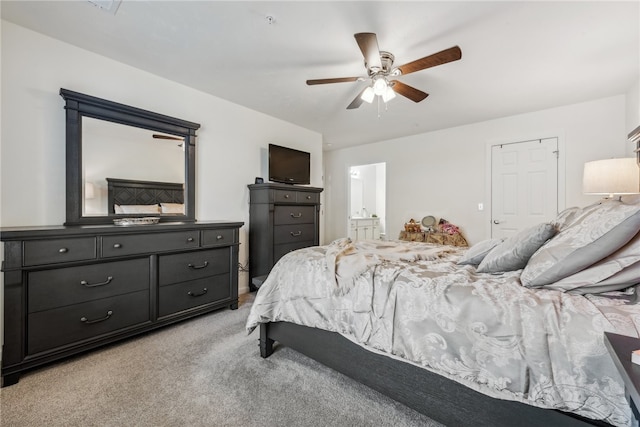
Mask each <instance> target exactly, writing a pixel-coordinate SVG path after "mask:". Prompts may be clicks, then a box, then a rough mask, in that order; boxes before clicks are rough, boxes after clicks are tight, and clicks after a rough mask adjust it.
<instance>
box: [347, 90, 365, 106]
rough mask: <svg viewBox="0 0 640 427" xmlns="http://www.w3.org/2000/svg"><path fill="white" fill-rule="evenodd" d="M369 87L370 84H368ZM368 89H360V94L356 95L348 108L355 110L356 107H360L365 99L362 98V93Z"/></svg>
mask: <svg viewBox="0 0 640 427" xmlns="http://www.w3.org/2000/svg"><path fill="white" fill-rule="evenodd" d="M367 87H368V86H367ZM365 90H367V88H366V87H365V88H364V89H362V90H361V91H360V93H359V94H358V96H356V97H355V98H354V99H353V101H351V104H349V105H348V106H347V110H354V109H356V108H358V107H359V106H361V105H362V103H363V102H364V100H363V99H362V94H363V93H364V91H365Z"/></svg>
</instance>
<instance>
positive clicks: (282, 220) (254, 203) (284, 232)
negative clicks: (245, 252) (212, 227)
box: [249, 183, 323, 290]
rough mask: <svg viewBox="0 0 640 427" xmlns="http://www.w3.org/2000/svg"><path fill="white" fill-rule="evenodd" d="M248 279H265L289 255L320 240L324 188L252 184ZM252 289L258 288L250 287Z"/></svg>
mask: <svg viewBox="0 0 640 427" xmlns="http://www.w3.org/2000/svg"><path fill="white" fill-rule="evenodd" d="M249 190H250V194H249V277H251V278H252V279H253V278H256V277H260V276H265V275H267V274H269V271H271V267H273V265H274V264H275V263H276V262H277V261H278V260H279V259H280V258H281V257H282V256H283V255H285V254H286V253H288V252H291V251H293V250H296V249H300V248H305V247H307V246H315V245H318V244H319V241H320V228H319V227H320V223H319V219H320V193H321V192H322V190H323V189H322V188H316V187H299V186H293V185H288V184H274V183H267V184H251V185H249ZM251 282H253V280H251ZM251 289H252V290H255V286H254V285H253V284H251Z"/></svg>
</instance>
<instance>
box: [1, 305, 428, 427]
mask: <svg viewBox="0 0 640 427" xmlns="http://www.w3.org/2000/svg"><path fill="white" fill-rule="evenodd" d="M252 302H253V294H249V295H247V296H244V298H243V299H242V300H241V304H240V308H239V309H238V310H228V309H224V310H219V311H216V312H214V313H210V314H207V315H203V316H200V317H198V318H195V319H192V320H188V321H185V322H181V323H179V324H176V325H173V326H169V327H166V328H163V329H161V330H158V331H154V332H151V333H147V334H144V335H142V336H139V337H136V338H133V339H129V340H126V341H123V342H121V343H118V344H114V345H110V346H107V347H104V348H101V349H99V350H96V351H92V352H89V353H85V354H82V355H79V356H75V357H72V358H69V359H66V360H64V361H61V362H58V363H55V364H51V365H48V366H46V367H43V368H39V369H36V370H33V371H30V372H28V373H26V374H24V375H22V377H21V379H20V382H19V383H18V384H15V385H13V386H10V387H5V388H2V389H0V425H2V426H12V427H13V426H15V427H21V426H141V427H142V426H154V427H155V426H262V427H268V426H274V427H275V426H376V427H378V426H389V427H391V426H433V427H436V426H440V424H438V423H436V422H434V421H432V420H430V419H429V418H427V417H425V416H424V415H422V414H419V413H417V412H415V411H413V410H411V409H409V408H407V407H406V406H404V405H402V404H400V403H397V402H395V401H393V400H391V399H389V398H387V397H385V396H383V395H381V394H379V393H378V392H376V391H374V390H372V389H370V388H368V387H366V386H363V385H361V384H359V383H357V382H355V381H353V380H351V379H350V378H347V377H346V376H344V375H342V374H339V373H337V372H335V371H333V370H331V369H329V368H327V367H325V366H323V365H321V364H319V363H317V362H315V361H313V360H311V359H309V358H307V357H305V356H303V355H301V354H299V353H297V352H295V351H293V350H291V349H289V348H286V347H279V348H277V350H276V352H275V353H274V354H273V355H272V356H271V357H269V358H267V359H262V358H261V357H260V354H259V349H258V332H257V331H254V332H253V333H252V334H250V335H247V333H246V331H245V329H244V325H245V321H246V319H247V316H248V313H249V309H250V306H251V303H252Z"/></svg>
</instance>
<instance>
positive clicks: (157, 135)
mask: <svg viewBox="0 0 640 427" xmlns="http://www.w3.org/2000/svg"><path fill="white" fill-rule="evenodd" d="M153 137H154V138H155V139H175V140H176V141H184V138H180V137H179V136H170V135H160V134H157V133H154V134H153Z"/></svg>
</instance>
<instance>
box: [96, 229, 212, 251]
mask: <svg viewBox="0 0 640 427" xmlns="http://www.w3.org/2000/svg"><path fill="white" fill-rule="evenodd" d="M198 246H200V233H199V232H198V231H197V230H190V231H175V232H169V233H154V234H127V235H117V236H104V237H103V238H102V256H103V257H115V256H123V255H134V254H142V253H150V252H165V251H171V250H176V249H188V248H197V247H198Z"/></svg>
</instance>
